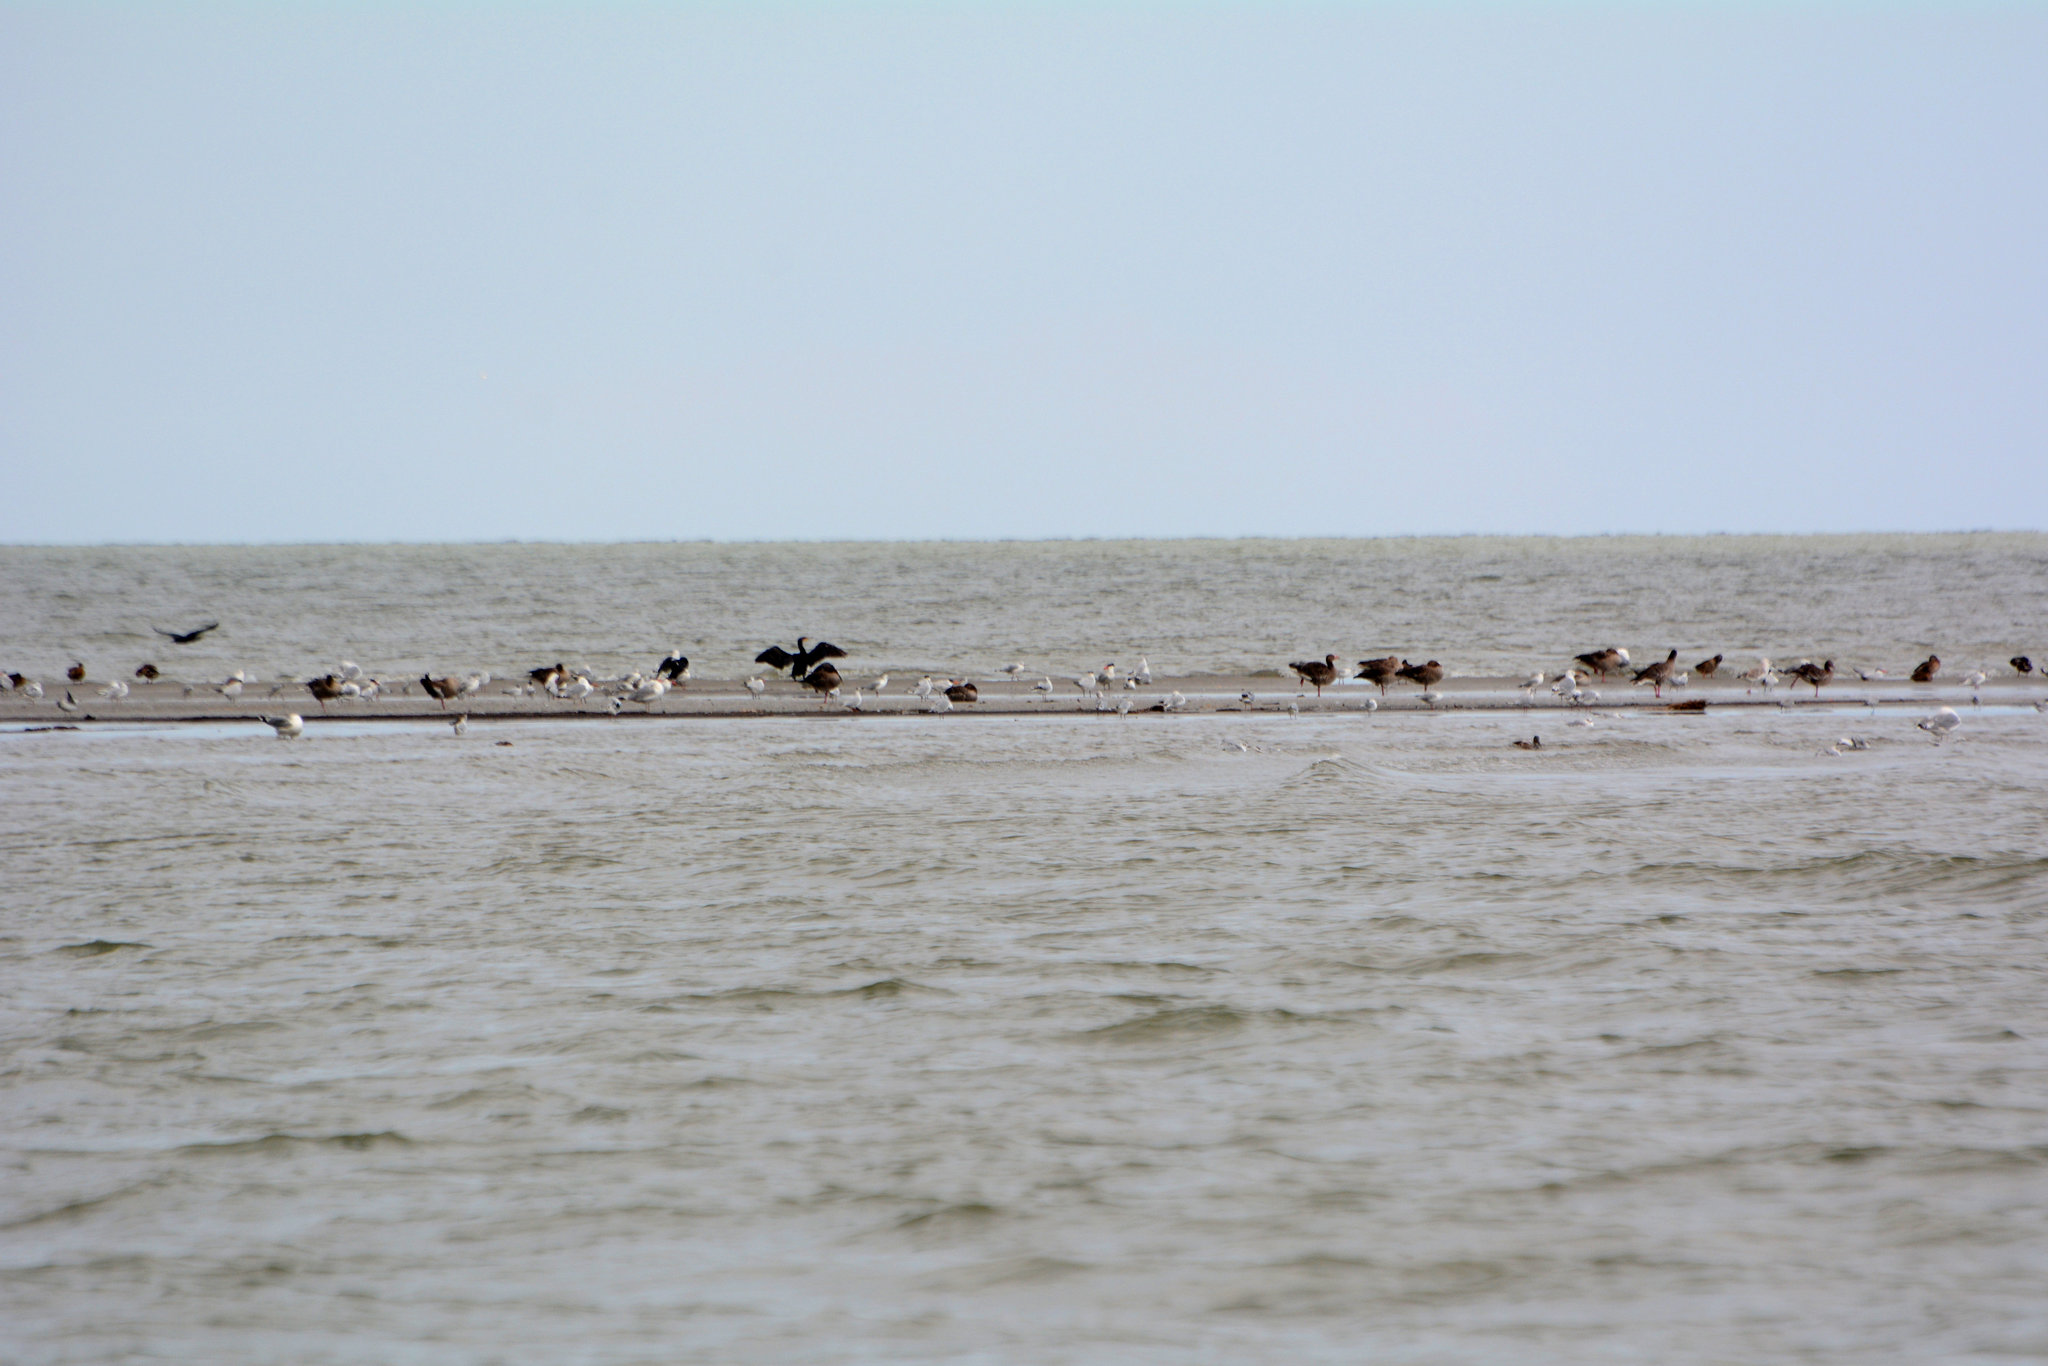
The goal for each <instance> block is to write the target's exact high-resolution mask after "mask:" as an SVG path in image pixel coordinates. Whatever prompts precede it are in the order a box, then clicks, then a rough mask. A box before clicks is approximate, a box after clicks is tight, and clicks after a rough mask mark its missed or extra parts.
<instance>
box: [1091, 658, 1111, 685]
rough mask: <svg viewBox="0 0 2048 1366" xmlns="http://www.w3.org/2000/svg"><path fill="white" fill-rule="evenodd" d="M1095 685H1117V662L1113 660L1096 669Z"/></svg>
mask: <svg viewBox="0 0 2048 1366" xmlns="http://www.w3.org/2000/svg"><path fill="white" fill-rule="evenodd" d="M1095 685H1096V686H1097V687H1100V688H1113V687H1115V686H1116V663H1115V661H1111V662H1110V663H1108V664H1105V665H1103V666H1102V667H1101V668H1100V669H1097V670H1096V671H1095Z"/></svg>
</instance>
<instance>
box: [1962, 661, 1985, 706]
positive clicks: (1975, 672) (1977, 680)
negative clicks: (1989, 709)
mask: <svg viewBox="0 0 2048 1366" xmlns="http://www.w3.org/2000/svg"><path fill="white" fill-rule="evenodd" d="M1984 683H1985V673H1984V671H1983V670H1982V669H1972V670H1971V671H1970V672H1968V673H1966V674H1964V675H1963V684H1964V686H1965V687H1967V688H1969V690H1970V700H1971V701H1972V702H1975V703H1978V704H1980V705H1981V704H1982V702H1983V700H1984V699H1983V698H1981V697H1979V696H1978V695H1977V689H1979V688H1981V687H1983V686H1984Z"/></svg>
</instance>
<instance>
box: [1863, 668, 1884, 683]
mask: <svg viewBox="0 0 2048 1366" xmlns="http://www.w3.org/2000/svg"><path fill="white" fill-rule="evenodd" d="M1856 676H1857V677H1858V678H1860V679H1862V680H1863V681H1864V682H1865V683H1875V682H1877V681H1878V680H1879V679H1881V678H1890V677H1891V675H1890V674H1888V673H1886V672H1885V671H1884V670H1883V669H1858V670H1857V671H1856Z"/></svg>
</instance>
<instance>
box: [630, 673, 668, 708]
mask: <svg viewBox="0 0 2048 1366" xmlns="http://www.w3.org/2000/svg"><path fill="white" fill-rule="evenodd" d="M667 691H668V680H667V679H666V678H650V679H648V680H647V681H646V682H644V683H641V684H640V685H639V686H638V687H636V688H634V689H633V691H631V692H629V693H627V694H626V701H628V702H638V703H639V704H640V705H641V706H643V707H645V708H647V710H649V711H653V710H654V704H655V703H656V702H659V701H660V700H661V695H662V694H663V693H665V692H667Z"/></svg>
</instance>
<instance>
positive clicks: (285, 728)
mask: <svg viewBox="0 0 2048 1366" xmlns="http://www.w3.org/2000/svg"><path fill="white" fill-rule="evenodd" d="M256 719H257V720H259V721H261V722H262V723H263V724H264V725H266V726H268V727H270V729H271V730H272V731H274V732H276V734H277V738H278V739H280V740H290V739H293V738H295V737H297V736H298V735H300V734H302V733H303V732H304V731H305V729H306V722H305V720H304V718H302V717H301V716H300V715H299V714H298V713H297V712H291V713H288V714H287V715H284V716H259V717H257V718H256Z"/></svg>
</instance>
